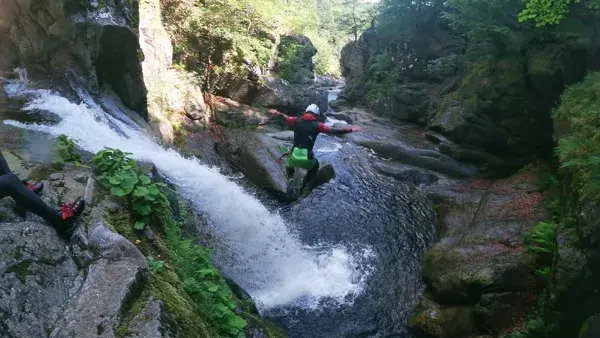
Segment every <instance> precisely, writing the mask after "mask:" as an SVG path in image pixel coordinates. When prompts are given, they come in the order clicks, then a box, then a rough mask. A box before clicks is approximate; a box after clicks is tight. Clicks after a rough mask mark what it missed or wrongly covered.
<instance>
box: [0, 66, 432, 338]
mask: <svg viewBox="0 0 600 338" xmlns="http://www.w3.org/2000/svg"><path fill="white" fill-rule="evenodd" d="M18 75H20V76H19V77H18V78H16V79H11V80H6V79H4V80H3V79H0V81H2V82H4V87H5V91H6V92H7V94H8V96H9V97H10V98H11V100H14V101H15V102H20V101H21V100H25V102H26V104H25V105H24V106H22V107H20V109H19V110H11V111H7V110H5V111H2V106H0V119H2V120H3V123H4V124H6V125H10V126H13V127H16V128H24V129H28V130H32V131H37V132H42V133H47V134H50V135H51V136H58V135H60V134H66V135H68V136H69V137H70V138H72V139H74V140H75V141H76V142H77V144H78V145H79V146H80V147H81V148H83V149H85V150H86V151H89V152H92V153H95V152H97V151H99V150H101V149H102V148H104V147H112V148H119V149H121V150H123V151H126V152H131V153H132V154H133V155H132V156H133V157H134V158H135V159H136V160H141V161H148V162H152V163H154V165H155V166H156V167H157V169H158V171H159V173H160V174H161V175H162V176H164V177H165V178H166V179H167V180H169V181H170V182H171V183H172V184H174V185H175V186H176V187H177V189H178V191H179V193H180V194H181V195H182V196H184V197H185V198H186V199H188V200H189V201H191V202H192V203H193V204H194V206H195V207H196V208H197V209H198V211H199V212H201V213H202V214H203V215H206V216H207V217H208V223H209V226H210V231H211V232H212V233H213V234H214V235H215V237H216V238H218V241H217V242H218V245H217V247H216V251H215V254H214V255H213V259H214V261H215V264H216V265H217V266H219V267H220V268H221V269H222V270H223V271H224V272H225V273H226V274H227V275H229V276H231V277H232V278H233V279H234V280H235V281H236V282H237V283H238V284H239V285H240V286H241V287H243V288H244V289H245V290H246V291H248V293H249V294H250V295H251V296H252V297H253V298H254V300H255V301H256V303H257V305H258V307H259V310H260V312H261V313H262V314H263V315H264V316H266V317H268V318H270V319H272V320H273V321H275V322H276V323H278V324H279V325H281V326H282V327H285V328H286V331H287V332H288V333H289V335H290V337H315V338H320V337H410V335H409V333H407V332H406V320H407V318H408V315H409V313H410V311H411V310H412V308H413V307H414V305H415V303H416V302H417V301H418V298H419V296H420V294H421V292H422V291H423V289H424V285H423V283H422V281H421V279H420V274H419V269H420V268H419V265H420V263H419V260H420V258H421V256H422V255H423V254H424V252H425V251H426V249H427V248H428V247H429V246H431V245H432V244H433V241H434V235H435V226H434V222H435V219H434V213H433V211H432V209H431V206H430V204H429V202H428V201H427V200H426V198H425V197H424V196H423V194H422V193H421V192H420V191H419V190H418V189H417V188H415V187H414V186H409V185H405V184H401V183H398V182H396V181H393V180H391V179H390V178H386V177H384V176H382V175H380V174H378V173H377V172H376V170H374V169H373V166H372V159H373V158H374V156H375V155H373V154H372V152H370V151H368V150H367V149H365V148H362V147H360V146H357V145H355V144H354V143H351V142H348V141H346V140H344V139H342V138H337V137H329V136H325V135H323V136H320V137H319V140H318V142H317V145H316V155H317V157H318V159H319V160H320V162H321V163H330V164H332V165H333V166H334V168H335V170H336V174H337V177H336V178H335V180H333V181H332V182H330V183H328V184H326V185H324V186H321V187H319V188H317V189H316V190H315V191H313V193H312V194H311V195H310V196H308V197H307V198H305V199H301V200H299V201H298V202H296V203H293V204H291V205H286V206H282V207H279V208H277V210H269V209H268V208H267V207H266V206H265V205H264V204H263V203H261V201H260V199H259V198H258V197H256V196H255V194H253V193H251V192H249V191H247V190H245V189H244V188H243V187H241V186H240V185H239V184H237V183H235V182H234V181H232V180H231V179H230V178H228V177H226V176H224V175H222V174H221V173H220V171H219V168H214V167H210V166H207V165H204V164H203V163H201V162H200V161H199V160H197V159H195V158H185V157H183V156H182V155H181V154H179V153H178V152H177V151H175V150H173V149H165V148H164V147H162V146H160V145H159V143H158V142H156V141H155V140H153V139H152V138H151V137H150V136H149V135H148V134H147V133H146V132H145V131H144V130H142V129H140V128H139V127H137V126H135V124H134V123H133V122H132V121H130V120H128V119H127V118H126V117H123V116H121V115H122V113H120V112H116V111H105V109H104V108H102V106H101V105H100V104H99V103H98V102H97V101H96V100H95V99H94V98H93V97H91V96H90V95H89V94H87V93H86V92H85V90H83V89H81V88H78V90H77V92H78V96H79V98H78V100H77V102H72V101H69V99H67V98H65V97H63V96H61V95H60V94H58V93H56V92H53V91H51V90H47V89H39V88H32V87H31V85H30V84H29V83H28V80H27V77H26V75H25V74H24V72H19V74H18ZM332 96H334V95H332ZM330 98H331V97H330ZM103 106H104V107H106V106H110V105H103Z"/></svg>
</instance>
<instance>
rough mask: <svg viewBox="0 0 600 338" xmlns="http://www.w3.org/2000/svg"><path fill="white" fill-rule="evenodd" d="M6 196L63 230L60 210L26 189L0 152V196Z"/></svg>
mask: <svg viewBox="0 0 600 338" xmlns="http://www.w3.org/2000/svg"><path fill="white" fill-rule="evenodd" d="M7 196H10V197H12V198H13V199H14V200H15V202H17V205H18V206H20V207H22V208H25V209H27V210H28V211H31V212H33V213H34V214H36V215H38V216H40V217H42V218H43V219H45V220H46V221H48V222H50V223H51V224H52V225H53V226H54V227H55V228H57V230H59V231H61V230H63V229H62V228H63V227H64V226H65V225H64V224H63V223H64V222H62V217H61V213H60V211H58V210H56V209H52V208H51V207H49V206H48V205H47V204H46V203H44V201H42V199H41V198H40V197H39V196H38V195H36V194H35V193H34V192H33V191H30V190H29V189H27V186H26V185H25V184H23V182H22V181H21V180H19V178H18V177H17V175H15V174H13V173H12V171H10V168H9V167H8V163H6V160H5V159H4V156H3V155H2V152H0V198H4V197H7Z"/></svg>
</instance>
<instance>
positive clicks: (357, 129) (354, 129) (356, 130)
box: [351, 127, 363, 133]
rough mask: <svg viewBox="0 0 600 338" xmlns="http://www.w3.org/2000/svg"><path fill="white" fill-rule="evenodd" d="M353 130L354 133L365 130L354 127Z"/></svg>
mask: <svg viewBox="0 0 600 338" xmlns="http://www.w3.org/2000/svg"><path fill="white" fill-rule="evenodd" d="M351 129H352V132H353V133H358V132H361V131H363V129H362V128H361V127H352V128H351Z"/></svg>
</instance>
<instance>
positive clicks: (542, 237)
mask: <svg viewBox="0 0 600 338" xmlns="http://www.w3.org/2000/svg"><path fill="white" fill-rule="evenodd" d="M555 232H556V224H554V223H546V222H540V223H538V224H536V225H535V227H533V231H532V232H531V233H530V234H528V236H527V238H526V243H527V247H526V251H527V252H532V253H535V254H539V255H551V254H553V253H554V248H555V246H556V240H555Z"/></svg>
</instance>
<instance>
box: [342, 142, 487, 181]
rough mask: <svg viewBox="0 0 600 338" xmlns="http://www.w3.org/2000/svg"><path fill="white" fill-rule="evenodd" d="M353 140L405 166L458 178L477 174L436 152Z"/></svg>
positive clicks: (392, 144) (392, 143)
mask: <svg viewBox="0 0 600 338" xmlns="http://www.w3.org/2000/svg"><path fill="white" fill-rule="evenodd" d="M352 140H353V141H355V142H356V143H357V144H359V145H361V146H363V147H366V148H369V149H372V150H374V151H375V152H377V153H379V154H380V155H381V156H384V157H388V158H392V159H394V160H396V161H399V162H402V163H404V164H408V165H412V166H416V167H421V168H425V169H429V170H433V171H437V172H440V173H443V174H447V175H451V176H456V177H468V176H472V175H474V174H475V170H473V169H472V168H469V167H467V166H465V165H463V164H461V163H459V162H457V161H456V160H454V159H452V158H451V157H448V156H445V155H442V154H440V153H438V152H436V151H429V150H420V149H410V148H407V147H405V146H404V145H402V144H400V143H395V142H390V141H378V140H370V139H366V138H361V137H360V136H356V137H352Z"/></svg>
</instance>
